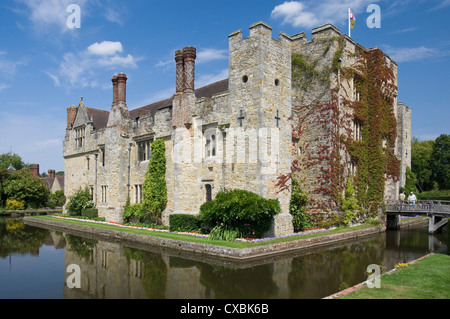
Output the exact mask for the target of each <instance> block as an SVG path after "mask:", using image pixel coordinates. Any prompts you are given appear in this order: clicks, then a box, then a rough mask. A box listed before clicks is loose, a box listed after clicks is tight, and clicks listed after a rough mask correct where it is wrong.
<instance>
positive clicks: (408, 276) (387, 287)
mask: <svg viewBox="0 0 450 319" xmlns="http://www.w3.org/2000/svg"><path fill="white" fill-rule="evenodd" d="M398 266H400V268H397V270H396V271H395V272H393V273H391V274H384V275H382V276H381V288H368V287H363V288H361V289H359V290H357V291H355V292H352V293H349V294H348V295H345V296H343V297H341V298H340V299H449V298H450V276H449V274H450V255H447V254H435V255H431V256H428V257H426V258H423V259H421V260H419V261H417V262H416V263H413V264H401V265H398Z"/></svg>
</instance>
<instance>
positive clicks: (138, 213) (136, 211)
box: [123, 204, 147, 223]
mask: <svg viewBox="0 0 450 319" xmlns="http://www.w3.org/2000/svg"><path fill="white" fill-rule="evenodd" d="M146 216H147V215H146V210H145V207H144V205H143V204H133V205H129V204H127V205H126V206H125V210H124V212H123V222H124V223H130V222H132V221H135V219H137V220H138V222H140V223H143V222H144V221H145V219H146Z"/></svg>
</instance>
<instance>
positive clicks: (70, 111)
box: [67, 105, 77, 129]
mask: <svg viewBox="0 0 450 319" xmlns="http://www.w3.org/2000/svg"><path fill="white" fill-rule="evenodd" d="M76 116H77V107H76V106H75V105H72V106H71V107H68V108H67V128H68V129H69V128H71V127H72V125H73V123H74V122H75V117H76Z"/></svg>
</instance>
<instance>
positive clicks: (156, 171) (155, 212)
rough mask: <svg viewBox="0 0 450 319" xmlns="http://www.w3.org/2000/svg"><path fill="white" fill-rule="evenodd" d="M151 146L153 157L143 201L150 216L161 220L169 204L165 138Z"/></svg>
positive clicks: (146, 179)
mask: <svg viewBox="0 0 450 319" xmlns="http://www.w3.org/2000/svg"><path fill="white" fill-rule="evenodd" d="M151 148H152V158H151V159H150V163H149V164H148V168H147V173H146V174H145V180H144V184H143V186H142V194H143V200H142V202H143V204H144V207H145V209H146V210H147V212H148V215H149V216H148V217H150V218H151V219H153V220H155V221H159V220H160V218H161V213H162V212H163V211H164V209H165V208H166V204H167V185H166V146H165V144H164V141H163V140H161V139H158V140H155V141H154V142H153V143H152V145H151Z"/></svg>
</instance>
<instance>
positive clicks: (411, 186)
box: [403, 167, 418, 196]
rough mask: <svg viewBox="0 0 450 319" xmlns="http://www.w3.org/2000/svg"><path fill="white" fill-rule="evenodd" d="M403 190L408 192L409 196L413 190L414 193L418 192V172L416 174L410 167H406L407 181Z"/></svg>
mask: <svg viewBox="0 0 450 319" xmlns="http://www.w3.org/2000/svg"><path fill="white" fill-rule="evenodd" d="M403 190H404V191H405V192H406V195H407V196H408V194H410V193H411V192H414V194H417V193H418V191H417V187H416V174H414V173H413V172H412V171H411V169H410V168H409V167H407V168H406V182H405V187H404V188H403Z"/></svg>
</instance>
